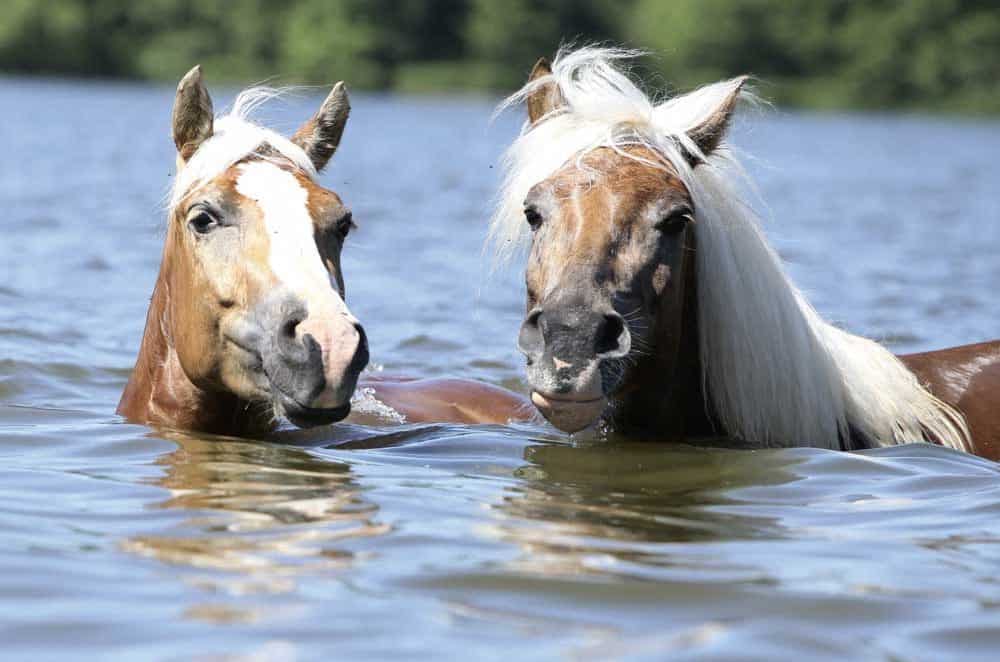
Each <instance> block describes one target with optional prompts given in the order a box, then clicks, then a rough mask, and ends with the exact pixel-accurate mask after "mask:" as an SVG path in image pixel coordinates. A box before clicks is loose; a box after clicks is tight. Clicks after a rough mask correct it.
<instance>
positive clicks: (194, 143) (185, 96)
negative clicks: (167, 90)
mask: <svg viewBox="0 0 1000 662" xmlns="http://www.w3.org/2000/svg"><path fill="white" fill-rule="evenodd" d="M173 135H174V145H176V146H177V155H178V157H179V158H180V160H181V161H187V160H188V159H190V158H191V156H192V155H193V154H194V153H195V151H196V150H197V149H198V147H199V146H200V145H201V144H202V143H203V142H205V141H206V140H208V139H209V138H211V137H212V99H211V97H209V96H208V90H207V89H205V83H203V82H202V79H201V65H195V67H194V68H193V69H191V71H189V72H187V74H185V75H184V78H182V79H181V82H180V83H178V85H177V96H176V97H175V98H174V113H173Z"/></svg>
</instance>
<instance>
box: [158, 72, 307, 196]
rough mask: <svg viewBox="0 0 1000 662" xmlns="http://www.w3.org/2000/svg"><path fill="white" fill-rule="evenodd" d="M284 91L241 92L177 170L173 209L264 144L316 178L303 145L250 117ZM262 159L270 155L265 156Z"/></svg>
mask: <svg viewBox="0 0 1000 662" xmlns="http://www.w3.org/2000/svg"><path fill="white" fill-rule="evenodd" d="M281 94H282V92H281V91H280V90H275V89H272V88H269V87H252V88H249V89H246V90H243V91H242V92H240V94H239V95H238V96H237V97H236V100H235V101H234V102H233V106H232V109H231V110H230V111H229V112H228V113H226V114H224V115H221V116H219V117H217V118H216V119H215V124H214V127H213V133H212V136H211V137H210V138H209V139H208V140H206V141H205V142H203V143H202V144H201V145H199V146H198V149H197V150H196V151H195V153H194V155H193V156H192V157H191V158H190V159H189V160H188V162H187V163H185V164H184V167H183V168H181V170H180V172H178V173H177V177H176V178H175V180H174V185H173V187H172V188H171V191H170V198H169V201H168V205H169V208H170V210H171V211H172V210H173V209H174V208H175V207H176V206H177V204H178V203H179V202H180V201H181V200H183V199H184V197H185V196H186V195H187V194H188V193H190V192H191V191H193V190H195V189H197V188H199V187H200V186H202V185H203V184H205V183H206V182H208V181H209V180H211V179H213V178H215V177H218V176H219V175H221V174H222V173H224V172H225V171H226V170H228V169H229V168H230V167H232V166H233V164H235V163H237V162H239V161H241V160H243V159H245V158H246V157H248V156H250V155H251V154H254V152H256V151H257V150H258V149H259V148H260V146H261V145H262V144H265V143H266V144H267V145H269V146H270V147H271V148H272V149H274V150H275V151H276V152H278V153H279V154H280V155H281V156H282V157H284V158H286V159H288V160H290V161H291V162H292V163H294V164H295V165H296V166H297V167H298V168H300V169H301V170H302V171H303V172H305V173H306V174H308V175H309V176H310V177H313V178H315V177H316V168H315V166H314V165H313V163H312V161H311V160H310V159H309V157H308V156H307V155H306V153H305V152H304V151H303V150H302V148H300V147H299V146H298V145H296V144H294V143H293V142H292V141H291V140H289V139H288V138H285V137H284V136H282V135H280V134H278V133H276V132H274V131H272V130H270V129H266V128H264V127H262V126H259V125H257V124H254V123H253V122H251V121H250V119H249V118H250V116H251V114H252V113H253V111H254V110H256V109H257V108H259V107H260V106H261V105H262V104H264V103H266V102H267V101H269V100H271V99H274V98H277V97H279V96H281ZM262 158H269V157H268V156H267V155H264V156H262Z"/></svg>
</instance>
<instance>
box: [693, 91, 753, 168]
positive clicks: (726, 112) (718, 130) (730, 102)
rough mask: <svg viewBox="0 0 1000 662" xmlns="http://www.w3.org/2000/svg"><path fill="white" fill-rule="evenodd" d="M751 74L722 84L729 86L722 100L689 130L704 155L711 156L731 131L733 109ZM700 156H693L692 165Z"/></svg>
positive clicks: (695, 163)
mask: <svg viewBox="0 0 1000 662" xmlns="http://www.w3.org/2000/svg"><path fill="white" fill-rule="evenodd" d="M749 78H750V77H749V76H740V77H739V78H734V79H732V80H730V81H726V82H725V83H719V84H720V85H723V86H725V87H726V88H728V89H727V90H726V93H725V95H724V96H723V98H722V101H721V102H719V103H718V104H717V105H716V106H715V108H713V109H712V111H711V112H710V113H709V114H708V115H707V116H706V117H705V118H704V119H703V120H701V121H700V122H699V123H698V124H696V125H695V126H693V127H691V128H690V129H688V130H687V135H688V138H690V139H691V140H692V142H694V144H695V145H697V146H698V149H699V150H701V153H702V155H704V156H709V155H710V154H711V153H712V152H714V151H715V150H716V149H717V148H718V147H719V145H720V144H721V143H722V139H723V138H725V137H726V133H727V132H728V131H729V123H730V121H731V120H732V118H733V111H734V110H736V102H737V101H739V99H740V92H741V91H742V90H743V85H744V84H745V83H746V82H747V80H748V79H749ZM700 160H701V159H700V158H692V161H693V163H692V165H697V163H698V162H699V161H700Z"/></svg>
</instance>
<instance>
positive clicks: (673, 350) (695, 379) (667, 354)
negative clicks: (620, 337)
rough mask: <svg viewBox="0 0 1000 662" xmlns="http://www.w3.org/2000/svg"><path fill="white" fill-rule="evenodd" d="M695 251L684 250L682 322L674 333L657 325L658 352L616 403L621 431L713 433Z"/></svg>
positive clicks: (667, 435)
mask: <svg viewBox="0 0 1000 662" xmlns="http://www.w3.org/2000/svg"><path fill="white" fill-rule="evenodd" d="M692 241H693V238H692ZM694 250H695V248H694V246H693V245H692V246H691V247H690V250H688V251H687V252H686V258H685V260H686V261H685V265H684V272H685V276H684V280H683V282H682V294H681V297H682V302H681V305H680V309H681V311H682V313H681V323H680V324H678V325H677V328H676V330H675V329H671V328H670V327H669V325H667V324H662V323H661V324H658V325H657V330H656V337H655V338H654V340H653V343H652V345H653V348H654V351H653V352H652V353H651V354H648V355H644V356H642V357H641V358H640V359H639V360H638V363H637V364H636V366H635V368H634V371H633V373H632V374H633V378H632V380H630V386H629V387H628V391H627V392H626V394H625V395H624V396H623V397H622V398H621V399H619V400H618V401H617V402H616V403H615V409H614V411H615V413H614V416H613V424H614V427H615V429H617V430H618V431H620V432H625V433H631V434H650V435H655V436H656V437H659V438H670V437H674V438H689V437H698V436H707V435H710V434H713V432H714V430H715V426H714V425H713V423H712V420H711V418H710V414H709V411H710V407H709V405H708V402H707V399H706V396H705V392H704V388H703V381H702V371H701V358H700V357H701V353H700V345H699V341H698V296H697V290H698V286H697V280H698V279H697V273H696V271H695V268H696V266H695V259H694Z"/></svg>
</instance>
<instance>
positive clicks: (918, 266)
mask: <svg viewBox="0 0 1000 662" xmlns="http://www.w3.org/2000/svg"><path fill="white" fill-rule="evenodd" d="M227 96H228V97H229V98H231V96H232V92H231V91H230V92H229V93H228V95H227V94H226V93H224V92H221V93H219V94H218V96H217V99H216V105H217V107H220V106H223V105H224V103H225V98H226V97H227ZM171 102H172V90H171V89H169V88H168V87H155V86H146V85H133V84H91V83H76V82H42V81H34V80H28V79H3V80H0V108H4V109H6V112H5V113H4V121H3V122H0V143H2V144H3V145H4V150H3V153H2V156H0V203H2V206H3V214H2V215H0V532H2V535H0V641H2V642H3V651H4V654H5V655H7V656H10V657H11V659H25V658H28V657H31V658H32V659H39V658H55V657H60V658H66V657H70V658H78V657H94V658H129V657H132V658H143V659H149V658H152V659H168V660H173V659H191V658H195V659H254V660H257V659H264V660H311V659H328V658H330V657H331V656H338V657H398V658H406V659H441V658H456V659H470V658H473V657H475V658H482V659H501V658H502V659H504V660H509V659H511V658H518V659H541V658H551V657H570V658H582V659H607V658H634V659H663V658H665V657H670V658H671V659H696V658H705V657H708V658H724V659H769V660H778V659H789V660H801V659H838V660H843V659H878V660H942V659H955V658H964V659H977V658H978V659H984V660H985V659H994V658H995V655H996V651H997V650H998V649H1000V584H998V580H997V576H998V574H1000V573H998V570H1000V481H998V478H1000V474H998V465H996V464H994V463H991V462H988V461H985V460H980V459H977V458H973V457H970V456H965V455H961V454H958V453H955V452H951V451H948V450H945V449H941V448H936V447H926V446H911V447H900V448H893V449H888V450H881V451H874V452H864V453H855V454H847V453H835V452H826V451H818V450H807V449H795V450H780V451H779V450H767V451H755V452H746V451H734V450H704V449H694V448H688V447H684V446H679V445H668V444H656V443H648V444H625V443H621V442H611V443H597V442H580V443H571V442H570V441H569V440H567V439H566V438H565V437H564V436H562V435H560V434H558V433H557V432H556V431H554V430H552V429H551V428H547V427H540V426H520V427H462V426H423V427H421V426H403V427H395V428H393V427H386V428H384V429H375V428H367V429H359V428H349V427H346V426H339V427H338V428H336V429H332V430H330V432H329V438H328V439H326V441H328V442H330V443H336V442H342V441H344V440H346V439H355V441H353V442H351V443H347V444H344V445H342V446H339V447H334V448H321V447H316V443H317V438H316V437H315V436H314V437H312V439H311V442H310V444H309V445H307V446H306V445H303V446H301V447H297V446H293V445H280V444H275V443H264V442H259V441H252V440H233V439H221V438H213V437H209V436H204V435H189V434H179V433H174V432H169V431H165V430H155V429H150V428H146V427H142V426H137V425H131V424H125V423H124V422H122V421H121V420H120V419H119V418H118V417H117V416H115V415H114V413H113V411H114V407H115V404H116V402H117V399H118V395H119V393H120V391H121V388H122V387H123V385H124V383H125V380H126V379H127V375H128V372H129V370H130V368H131V366H132V361H133V360H134V357H135V352H136V350H137V347H138V342H139V339H140V336H141V331H142V324H143V319H144V315H145V307H146V304H147V302H148V297H149V294H150V291H151V289H152V284H153V282H154V279H155V276H156V269H157V266H158V262H159V254H160V250H161V245H162V240H163V223H164V215H163V210H162V201H163V194H164V192H165V191H166V188H167V186H168V185H169V182H170V176H171V172H172V168H173V154H172V146H171V143H170V140H169V132H168V126H169V124H168V123H169V115H170V105H171ZM318 103H319V98H312V97H305V98H300V99H293V100H291V101H290V102H289V103H287V104H286V105H284V106H280V107H277V108H275V109H273V110H272V111H270V112H269V113H265V115H266V116H270V118H271V119H272V120H273V124H274V125H275V126H277V127H279V128H283V129H286V130H292V129H294V128H295V127H296V125H297V124H298V122H299V121H301V120H302V119H304V118H306V117H308V116H309V115H310V114H311V113H312V112H313V111H314V109H315V107H316V105H317V104H318ZM491 105H492V102H491V101H490V100H476V99H451V98H407V97H394V96H364V95H355V97H354V99H353V108H354V109H353V112H352V117H351V120H350V123H349V125H348V128H347V132H346V134H345V138H344V143H343V145H342V148H341V150H340V151H339V152H338V154H337V155H336V157H335V162H334V164H333V166H332V167H331V169H330V170H329V171H328V172H327V174H325V175H324V182H325V183H326V184H327V185H328V186H330V187H331V188H333V189H335V190H336V191H337V192H338V193H340V194H341V196H342V197H343V198H344V199H345V201H346V202H347V203H348V204H349V205H350V206H351V207H353V209H354V216H355V219H356V220H357V222H358V224H359V226H360V227H359V230H358V231H357V232H356V233H354V234H352V235H351V237H350V238H349V240H348V246H347V248H346V252H345V256H344V269H345V273H346V278H347V291H348V302H349V304H350V306H351V308H352V310H353V311H354V312H355V313H356V314H357V315H358V317H359V318H360V319H361V320H362V321H363V322H364V323H365V326H366V329H367V330H368V332H369V337H370V340H371V346H372V355H373V361H374V363H375V364H376V365H375V369H383V370H385V371H386V372H393V373H404V374H408V375H414V376H432V375H454V376H469V377H477V378H480V379H484V380H487V381H490V382H493V383H498V384H503V385H506V386H509V387H512V388H523V384H522V382H521V361H520V359H519V357H518V356H517V354H516V352H515V350H514V338H515V334H516V330H517V326H518V323H519V321H520V316H521V315H522V313H523V290H522V285H521V274H520V273H519V270H518V267H515V268H513V269H511V270H509V271H508V272H501V273H499V274H495V275H493V276H490V275H489V269H488V259H487V258H486V257H484V256H483V255H482V253H481V244H482V240H483V237H484V234H485V225H486V216H487V214H488V210H489V199H490V197H491V195H492V193H493V191H494V190H495V187H496V183H497V170H496V163H497V158H498V154H499V152H500V151H501V149H502V148H503V145H504V144H505V143H506V142H507V141H509V140H510V138H511V137H512V136H513V134H514V132H515V131H516V127H517V124H518V122H519V118H516V117H504V118H501V120H500V121H498V122H497V123H496V124H494V125H493V126H492V127H490V126H488V124H487V118H488V117H489V114H490V112H491ZM734 140H735V143H736V145H737V147H739V148H740V149H741V151H742V152H744V153H745V154H747V155H748V167H749V170H750V171H751V173H752V174H753V175H754V176H755V178H756V179H757V181H758V184H759V188H760V192H761V197H762V198H763V199H764V200H766V202H767V209H766V212H765V215H766V216H768V217H769V218H770V220H769V222H768V225H767V231H768V234H769V236H771V237H772V238H773V240H774V242H775V244H776V245H777V246H778V248H779V251H780V252H781V254H782V256H783V257H784V258H785V259H786V261H787V262H788V265H789V269H790V271H791V273H792V274H793V276H794V277H795V279H796V280H797V282H798V283H799V284H800V285H802V286H803V289H804V290H805V291H806V292H807V294H808V295H809V296H810V297H811V299H812V300H813V302H814V303H815V304H816V306H817V307H818V308H819V310H820V311H821V312H822V313H823V314H825V315H827V316H828V317H829V318H831V319H834V320H836V321H837V322H838V323H841V324H843V325H844V326H845V327H847V328H849V329H851V330H853V331H856V332H859V333H864V334H867V335H870V336H872V337H876V338H879V339H881V340H884V341H886V342H888V343H889V344H890V345H891V346H892V347H893V348H894V349H896V350H898V351H911V350H912V351H915V350H921V349H930V348H934V347H941V346H946V345H953V344H959V343H964V342H973V341H977V340H983V339H987V338H993V337H996V336H998V335H1000V331H998V329H1000V324H998V321H1000V315H998V312H997V311H1000V291H998V288H997V283H1000V260H998V259H997V256H998V255H1000V193H998V189H997V183H998V182H1000V161H998V159H997V158H996V155H997V154H998V153H1000V124H998V123H996V122H991V121H961V120H950V119H929V118H920V117H899V116H893V115H802V114H789V113H783V112H779V111H770V112H768V113H765V114H758V115H754V116H750V117H747V118H745V120H744V121H743V122H742V123H741V124H740V125H739V126H738V127H737V130H736V134H735V138H734ZM749 157H752V158H749ZM321 440H322V439H321Z"/></svg>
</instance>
